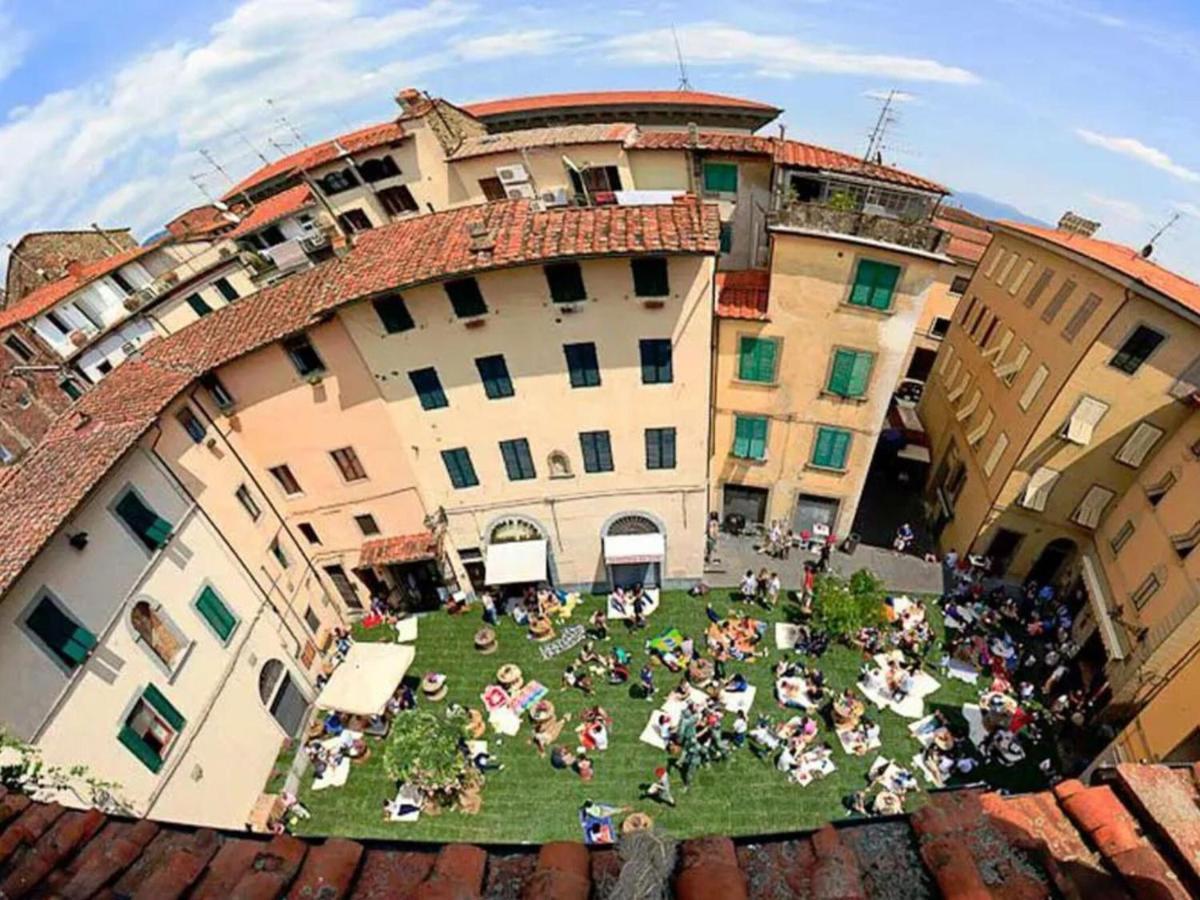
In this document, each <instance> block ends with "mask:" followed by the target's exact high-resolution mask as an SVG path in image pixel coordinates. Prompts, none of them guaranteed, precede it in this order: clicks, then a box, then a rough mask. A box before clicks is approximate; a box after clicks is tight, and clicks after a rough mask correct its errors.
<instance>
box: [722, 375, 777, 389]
mask: <svg viewBox="0 0 1200 900" xmlns="http://www.w3.org/2000/svg"><path fill="white" fill-rule="evenodd" d="M730 380H731V381H732V382H733V384H736V385H737V386H738V387H748V388H768V389H770V388H777V387H779V382H778V381H777V380H776V381H755V380H753V379H751V378H737V377H734V378H732V379H730Z"/></svg>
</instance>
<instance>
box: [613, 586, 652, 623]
mask: <svg viewBox="0 0 1200 900" xmlns="http://www.w3.org/2000/svg"><path fill="white" fill-rule="evenodd" d="M642 593H643V594H645V596H646V603H645V606H644V607H643V608H642V614H643V615H645V616H649V615H651V614H652V613H653V612H654V611H655V610H656V609H658V601H659V591H658V588H643V590H642ZM608 618H609V619H610V620H613V621H622V620H624V619H632V618H633V603H631V602H628V601H627V602H626V603H625V604H624V605H623V606H622V605H620V604H618V603H615V602H614V601H613V598H612V595H611V594H610V595H609V597H608Z"/></svg>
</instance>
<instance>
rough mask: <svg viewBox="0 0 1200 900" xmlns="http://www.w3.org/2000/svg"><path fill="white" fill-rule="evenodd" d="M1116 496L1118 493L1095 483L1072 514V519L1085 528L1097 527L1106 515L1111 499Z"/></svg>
mask: <svg viewBox="0 0 1200 900" xmlns="http://www.w3.org/2000/svg"><path fill="white" fill-rule="evenodd" d="M1115 496H1116V494H1115V493H1113V492H1112V491H1110V490H1109V489H1108V488H1106V487H1101V486H1100V485H1098V484H1093V485H1092V486H1091V487H1090V488H1088V490H1087V493H1086V494H1084V495H1083V500H1081V501H1080V503H1079V507H1078V508H1077V509H1076V510H1075V512H1073V513H1072V514H1071V520H1072V521H1073V522H1075V523H1076V524H1078V525H1082V526H1083V527H1084V528H1095V527H1096V526H1097V525H1099V524H1100V517H1101V516H1102V515H1104V510H1105V508H1106V507H1107V506H1108V504H1109V501H1111V500H1112V498H1113V497H1115Z"/></svg>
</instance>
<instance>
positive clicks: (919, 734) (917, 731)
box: [908, 713, 941, 747]
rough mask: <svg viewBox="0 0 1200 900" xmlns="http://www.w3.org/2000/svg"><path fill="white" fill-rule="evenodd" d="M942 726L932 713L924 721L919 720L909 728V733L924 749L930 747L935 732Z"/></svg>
mask: <svg viewBox="0 0 1200 900" xmlns="http://www.w3.org/2000/svg"><path fill="white" fill-rule="evenodd" d="M940 727H941V726H940V725H939V724H938V723H937V717H936V716H935V715H933V714H932V713H930V714H929V715H927V716H926V717H925V718H923V719H918V720H917V721H916V722H913V723H912V724H911V725H909V726H908V733H909V734H911V735H912V736H913V737H914V738H916V739H917V742H918V743H919V744H920V745H921V746H922V747H928V746H929V745H930V744H932V743H933V735H934V732H936V731H937V730H938V728H940Z"/></svg>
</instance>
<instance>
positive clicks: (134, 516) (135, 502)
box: [113, 488, 174, 552]
mask: <svg viewBox="0 0 1200 900" xmlns="http://www.w3.org/2000/svg"><path fill="white" fill-rule="evenodd" d="M113 512H115V513H116V514H117V517H118V518H119V519H120V520H121V521H122V522H124V523H125V525H126V527H127V528H129V530H130V531H131V532H133V535H134V537H136V538H137V539H138V540H139V541H140V542H141V543H142V545H143V546H144V547H145V548H146V549H147V550H150V551H151V552H153V551H155V550H161V549H162V548H163V547H165V546H166V545H167V541H169V540H170V539H171V531H172V530H173V528H174V526H173V525H172V524H171V523H170V522H168V521H167V520H166V519H163V518H160V517H159V515H158V514H157V513H155V512H154V510H152V509H151V508H150V507H149V506H147V505H146V504H145V502H143V501H142V498H141V497H139V496H138V494H137V492H136V491H134V490H133V489H132V488H130V489H129V490H127V491H126V492H125V493H124V495H122V497H121V499H120V500H118V501H117V502H116V504H115V505H114V506H113Z"/></svg>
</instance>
